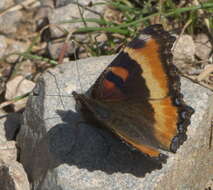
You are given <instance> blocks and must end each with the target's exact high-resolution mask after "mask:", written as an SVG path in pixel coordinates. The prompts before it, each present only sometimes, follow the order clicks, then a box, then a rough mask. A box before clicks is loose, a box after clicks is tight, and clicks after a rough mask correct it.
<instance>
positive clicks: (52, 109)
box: [18, 56, 213, 190]
mask: <svg viewBox="0 0 213 190" xmlns="http://www.w3.org/2000/svg"><path fill="white" fill-rule="evenodd" d="M112 59H113V56H103V57H100V58H88V59H84V60H80V61H76V62H69V63H66V64H62V65H59V66H58V67H56V68H55V69H52V70H49V71H48V72H46V73H45V74H44V75H43V77H42V78H41V79H40V80H39V82H38V83H37V86H36V88H35V89H34V91H33V94H32V96H31V97H30V98H29V101H28V104H27V108H26V111H25V113H24V122H23V125H22V127H21V130H20V132H19V135H18V145H19V147H20V150H21V152H20V161H21V163H22V164H23V165H24V168H25V170H26V171H27V174H28V177H29V180H30V182H31V185H32V187H33V190H47V189H54V190H57V189H60V190H67V189H73V190H82V189H83V190H94V189H95V190H99V189H101V190H113V189H116V190H125V189H132V190H141V189H143V190H150V189H155V190H171V189H177V190H183V189H193V190H200V189H204V187H205V185H206V183H207V182H208V180H209V178H210V177H211V176H213V165H212V161H213V151H211V150H209V148H208V146H209V136H210V119H211V117H212V116H211V115H209V113H210V112H209V109H210V108H209V101H210V99H209V98H210V95H211V93H210V92H209V91H208V90H206V89H205V88H202V87H200V86H199V85H197V84H194V83H192V82H190V81H188V80H186V79H183V78H182V92H183V94H184V99H185V101H186V102H187V104H189V105H191V106H192V107H193V108H194V109H195V114H194V115H193V116H192V120H191V126H189V128H188V132H187V135H188V140H187V141H186V142H185V143H184V144H183V145H182V146H181V147H180V149H179V150H178V151H177V153H176V154H169V158H168V160H167V163H166V164H163V167H162V168H161V166H160V165H159V164H157V163H155V162H154V161H150V160H149V159H147V158H146V157H144V156H143V155H142V154H140V153H139V152H137V151H134V150H132V149H131V148H129V147H127V146H126V144H124V143H122V142H121V141H120V140H119V139H117V138H115V137H113V136H112V135H111V134H110V133H108V132H106V131H105V130H103V129H100V128H95V127H94V126H90V125H88V124H87V123H86V122H85V121H84V120H83V118H82V117H81V114H80V113H78V112H76V109H75V106H76V103H75V101H74V99H73V98H72V96H70V94H71V92H72V91H73V90H75V91H78V92H79V91H81V88H82V90H83V91H84V92H85V91H87V90H88V89H89V88H90V87H91V85H92V84H93V83H94V81H95V80H96V79H97V77H98V76H99V74H100V73H101V72H102V71H103V69H104V68H105V66H106V65H107V64H108V63H109V62H110V61H111V60H112ZM59 95H60V96H59ZM160 168H161V169H160Z"/></svg>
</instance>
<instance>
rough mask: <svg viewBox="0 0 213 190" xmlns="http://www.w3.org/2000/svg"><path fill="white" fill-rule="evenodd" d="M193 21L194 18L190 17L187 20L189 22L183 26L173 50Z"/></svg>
mask: <svg viewBox="0 0 213 190" xmlns="http://www.w3.org/2000/svg"><path fill="white" fill-rule="evenodd" d="M191 22H192V19H189V20H188V21H187V23H186V24H185V25H184V26H183V29H182V30H181V33H180V35H179V36H178V38H177V40H176V41H175V43H174V45H173V47H172V52H173V51H174V50H175V48H176V46H177V43H178V41H179V40H180V38H181V37H182V35H183V34H184V32H185V30H186V28H187V27H188V26H189V25H190V24H191Z"/></svg>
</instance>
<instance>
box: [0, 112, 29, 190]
mask: <svg viewBox="0 0 213 190" xmlns="http://www.w3.org/2000/svg"><path fill="white" fill-rule="evenodd" d="M0 116H1V117H0V189H1V190H29V189H30V184H29V181H28V179H27V174H26V172H25V170H24V168H23V166H22V164H20V163H19V162H17V148H16V142H15V141H13V140H14V138H15V134H16V131H17V130H18V126H19V124H20V121H19V120H20V114H18V113H13V114H9V115H5V114H4V112H2V111H1V112H0Z"/></svg>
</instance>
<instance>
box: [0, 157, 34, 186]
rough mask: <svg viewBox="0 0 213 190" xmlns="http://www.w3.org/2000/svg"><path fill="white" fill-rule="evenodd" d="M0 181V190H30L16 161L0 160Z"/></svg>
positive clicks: (23, 172) (21, 168)
mask: <svg viewBox="0 0 213 190" xmlns="http://www.w3.org/2000/svg"><path fill="white" fill-rule="evenodd" d="M0 179H1V180H0V189H2V190H30V184H29V182H28V179H27V175H26V173H25V171H24V168H23V166H22V165H21V164H20V163H18V162H16V161H12V162H4V161H1V160H0Z"/></svg>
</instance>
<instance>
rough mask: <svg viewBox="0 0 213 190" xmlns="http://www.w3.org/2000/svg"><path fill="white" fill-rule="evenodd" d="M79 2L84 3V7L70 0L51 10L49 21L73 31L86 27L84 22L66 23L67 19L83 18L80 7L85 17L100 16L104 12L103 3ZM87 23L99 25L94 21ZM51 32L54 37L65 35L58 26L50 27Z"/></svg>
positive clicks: (80, 37) (82, 36) (91, 25)
mask: <svg viewBox="0 0 213 190" xmlns="http://www.w3.org/2000/svg"><path fill="white" fill-rule="evenodd" d="M93 2H95V3H98V2H103V1H101V0H99V1H97V0H96V1H93ZM78 4H79V5H82V6H83V7H84V8H82V6H79V7H78V5H77V4H76V1H75V2H72V3H71V2H70V4H68V5H66V6H63V7H60V8H57V9H53V10H52V12H49V15H48V20H49V23H50V24H52V25H53V26H54V25H55V24H56V25H58V26H59V27H61V28H62V29H64V30H65V31H69V32H72V31H74V30H75V29H77V28H80V27H83V28H84V27H85V26H84V23H83V22H76V23H68V22H67V23H65V22H66V21H70V20H73V19H76V18H81V14H80V13H79V9H81V11H82V15H83V18H100V15H101V14H103V9H104V6H102V5H99V6H94V7H86V5H87V4H88V1H84V0H81V1H78ZM97 13H98V14H97ZM60 23H63V24H60ZM87 25H88V26H89V27H95V26H96V27H97V26H98V24H97V23H94V22H88V23H87ZM50 32H51V36H52V37H60V36H63V35H64V32H62V30H59V29H58V27H50ZM84 37H85V35H81V36H79V39H82V38H84Z"/></svg>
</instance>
